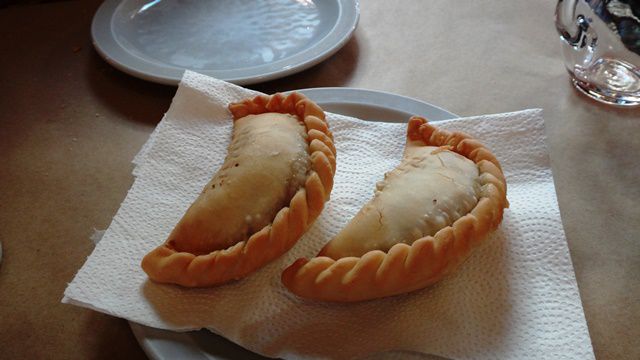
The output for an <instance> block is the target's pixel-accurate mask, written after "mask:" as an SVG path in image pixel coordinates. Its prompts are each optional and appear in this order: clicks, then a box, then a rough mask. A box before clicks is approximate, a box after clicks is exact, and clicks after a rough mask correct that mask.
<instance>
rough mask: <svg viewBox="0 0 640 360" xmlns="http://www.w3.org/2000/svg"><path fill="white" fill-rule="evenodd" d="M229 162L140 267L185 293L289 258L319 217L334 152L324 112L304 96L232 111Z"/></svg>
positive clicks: (263, 99) (259, 100) (254, 102)
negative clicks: (282, 257)
mask: <svg viewBox="0 0 640 360" xmlns="http://www.w3.org/2000/svg"><path fill="white" fill-rule="evenodd" d="M229 110H230V111H231V113H232V114H233V118H234V127H233V138H232V141H231V144H230V145H229V149H228V154H227V157H226V158H225V161H224V164H223V165H222V167H221V168H220V169H219V170H218V172H217V173H216V174H215V175H214V176H213V178H212V179H211V181H209V183H208V184H207V185H206V186H205V187H204V190H203V191H202V193H201V194H200V196H198V198H197V199H196V200H195V202H194V203H193V204H192V205H191V206H190V207H189V209H188V210H187V211H186V213H185V214H184V216H183V217H182V219H181V220H180V221H179V222H178V224H177V225H176V226H175V228H174V229H173V231H172V232H171V234H170V235H169V238H168V239H167V240H166V242H165V243H164V244H162V245H161V246H159V247H158V248H156V249H155V250H153V251H151V252H150V253H149V254H147V255H146V256H145V257H144V259H143V260H142V268H143V269H144V271H145V272H146V273H147V274H148V275H149V277H150V278H151V279H152V280H155V281H157V282H162V283H174V284H179V285H182V286H188V287H201V286H211V285H216V284H221V283H224V282H227V281H230V280H233V279H239V278H242V277H244V276H246V275H247V274H249V273H251V272H252V271H254V270H256V269H258V268H260V267H261V266H263V265H265V264H266V263H268V262H269V261H271V260H273V259H275V258H276V257H278V256H280V255H281V254H283V253H284V252H286V251H287V250H288V249H289V248H291V246H293V245H294V244H295V243H296V241H298V239H299V238H300V237H301V236H302V234H303V233H304V232H305V231H306V230H307V229H308V228H309V226H310V225H311V224H312V223H313V221H314V220H315V219H316V218H317V217H318V215H319V214H320V212H321V211H322V208H323V206H324V202H325V201H326V200H327V199H328V197H329V194H330V192H331V188H332V186H333V176H334V174H335V169H336V158H335V155H336V150H335V147H334V145H333V136H332V134H331V132H330V131H329V128H328V125H327V122H326V120H325V115H324V112H323V111H322V109H321V108H320V107H319V106H318V105H316V104H315V103H313V102H312V101H311V100H309V99H307V98H306V97H304V96H303V95H301V94H298V93H292V94H290V95H288V96H283V95H281V94H276V95H273V96H266V95H261V96H257V97H255V98H253V99H248V100H245V101H242V102H239V103H234V104H231V105H229Z"/></svg>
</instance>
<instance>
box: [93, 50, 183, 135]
mask: <svg viewBox="0 0 640 360" xmlns="http://www.w3.org/2000/svg"><path fill="white" fill-rule="evenodd" d="M85 72H86V76H87V79H88V81H89V87H90V89H91V91H92V92H93V93H94V94H95V98H96V100H97V101H99V102H101V103H102V105H103V106H104V107H106V108H108V109H110V110H112V111H114V112H116V113H118V114H119V115H121V117H122V118H123V119H126V120H129V121H133V122H136V123H142V124H145V125H152V126H155V125H156V124H157V123H158V122H159V121H160V119H162V116H163V115H164V113H165V112H166V111H167V109H169V105H170V104H171V99H172V98H173V96H174V95H175V92H176V87H174V86H167V85H160V84H156V83H152V82H149V81H145V80H141V79H138V78H135V77H133V76H130V75H128V74H125V73H123V72H121V71H119V70H117V69H116V68H114V67H112V66H111V65H109V64H108V63H106V62H105V61H104V60H102V58H100V56H99V55H98V54H97V53H96V52H95V50H92V51H91V54H90V55H89V60H88V64H87V66H86V69H85Z"/></svg>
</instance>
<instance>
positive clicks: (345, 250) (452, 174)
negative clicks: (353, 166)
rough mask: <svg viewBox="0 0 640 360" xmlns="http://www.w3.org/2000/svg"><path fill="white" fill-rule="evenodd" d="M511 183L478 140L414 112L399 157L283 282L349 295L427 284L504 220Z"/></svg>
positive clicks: (322, 295) (334, 296)
mask: <svg viewBox="0 0 640 360" xmlns="http://www.w3.org/2000/svg"><path fill="white" fill-rule="evenodd" d="M506 186H507V185H506V181H505V178H504V175H503V173H502V170H501V168H500V164H499V163H498V161H497V160H496V158H495V156H494V155H493V154H492V153H491V152H490V151H489V150H487V149H486V148H485V147H484V146H482V145H481V144H480V143H479V142H478V141H476V140H474V139H472V138H471V137H469V136H468V135H465V134H462V133H457V132H456V133H449V132H447V131H444V130H438V129H436V128H435V127H434V126H432V125H431V124H428V123H427V122H426V120H425V119H423V118H419V117H413V118H411V119H410V120H409V124H408V131H407V144H406V148H405V153H404V156H403V160H402V162H401V164H400V165H399V166H398V167H396V168H395V169H394V170H392V171H391V172H389V173H387V174H385V177H384V180H383V181H381V182H380V183H378V184H377V186H376V192H375V196H374V197H373V199H372V200H370V201H369V202H368V203H367V204H365V205H364V207H363V208H362V209H361V210H360V212H358V214H356V216H355V217H354V218H353V219H352V220H351V221H350V222H349V224H347V226H346V227H345V228H344V229H343V230H342V231H341V232H340V233H339V234H338V235H337V236H336V237H335V238H333V239H332V240H331V241H330V242H329V243H328V244H327V245H326V246H325V247H324V248H323V249H322V250H321V251H320V254H318V256H317V257H315V258H312V259H311V260H307V259H298V260H297V261H296V262H295V263H293V264H292V265H291V266H290V267H288V268H287V269H285V271H284V272H283V274H282V281H283V283H284V285H285V286H286V287H287V288H288V289H289V290H291V291H292V292H293V293H295V294H297V295H299V296H302V297H306V298H311V299H318V300H327V301H345V302H346V301H359V300H368V299H374V298H380V297H384V296H390V295H396V294H401V293H406V292H410V291H413V290H416V289H420V288H423V287H425V286H427V285H429V284H432V283H434V282H436V281H438V280H439V279H441V278H442V277H443V276H444V275H446V274H447V273H449V272H450V271H451V270H453V269H454V268H455V267H456V266H457V265H459V264H460V263H462V262H463V261H464V260H465V259H466V258H467V257H468V255H469V253H470V250H471V248H472V247H473V246H475V245H477V244H478V243H479V242H480V241H481V240H482V239H483V238H485V237H486V235H487V234H488V233H489V232H491V231H492V230H494V229H495V228H496V227H497V226H498V225H499V224H500V222H501V221H502V214H503V209H504V208H505V207H506V206H507V198H506Z"/></svg>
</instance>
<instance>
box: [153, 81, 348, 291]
mask: <svg viewBox="0 0 640 360" xmlns="http://www.w3.org/2000/svg"><path fill="white" fill-rule="evenodd" d="M229 111H231V113H232V115H233V119H234V121H235V120H237V119H239V118H242V117H245V116H247V115H251V114H262V113H267V112H277V113H286V114H291V115H295V116H297V117H298V119H299V120H302V121H303V122H304V125H305V127H306V131H307V135H308V136H307V139H306V140H307V143H308V144H309V150H308V151H309V156H310V161H311V169H310V171H309V173H308V175H307V178H306V181H305V185H304V187H302V188H300V189H299V190H298V191H297V192H296V194H295V195H294V196H293V198H292V199H291V201H290V203H289V206H288V207H285V208H282V209H281V210H280V211H279V212H278V213H277V214H276V216H275V218H274V219H273V221H272V223H271V224H270V225H267V226H265V227H264V228H262V229H261V230H260V231H258V232H256V233H254V234H253V235H251V236H250V237H249V239H247V240H246V241H242V242H239V243H237V244H235V245H233V246H230V247H228V248H227V249H223V250H217V251H213V252H211V253H209V254H206V255H194V254H191V253H188V252H178V251H176V250H174V249H173V248H172V247H171V246H169V245H168V244H167V243H166V242H165V243H164V244H162V245H161V246H159V247H157V248H156V249H154V250H152V251H151V252H150V253H149V254H147V255H146V256H145V257H144V258H143V259H142V268H143V270H144V271H145V272H146V273H147V275H148V276H149V277H150V278H151V279H152V280H154V281H157V282H161V283H173V284H179V285H182V286H187V287H204V286H212V285H218V284H222V283H225V282H228V281H231V280H235V279H240V278H243V277H245V276H247V275H248V274H250V273H251V272H253V271H255V270H256V269H258V268H260V267H262V266H264V265H265V264H267V263H268V262H270V261H272V260H273V259H275V258H277V257H278V256H280V255H282V254H283V253H285V252H286V251H287V250H289V249H290V248H291V247H292V246H293V245H294V244H295V243H296V242H297V241H298V239H299V238H300V237H301V236H302V234H304V232H305V231H306V230H307V229H308V228H309V226H311V224H312V223H313V221H314V220H315V219H316V218H317V217H318V215H319V214H320V212H321V211H322V208H323V207H324V203H325V201H326V200H327V199H328V198H329V194H330V193H331V189H332V187H333V176H334V174H335V171H336V149H335V146H334V144H333V135H332V134H331V132H330V131H329V127H328V124H327V121H326V119H325V114H324V112H323V111H322V109H321V108H320V107H319V106H318V105H317V104H315V103H314V102H312V101H311V100H309V99H307V98H306V97H305V96H304V95H302V94H299V93H295V92H293V93H290V94H289V95H286V96H285V95H283V94H275V95H271V96H268V95H259V96H256V97H254V98H252V99H246V100H243V101H241V102H238V103H232V104H230V105H229Z"/></svg>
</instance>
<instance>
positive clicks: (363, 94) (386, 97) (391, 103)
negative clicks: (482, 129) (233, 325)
mask: <svg viewBox="0 0 640 360" xmlns="http://www.w3.org/2000/svg"><path fill="white" fill-rule="evenodd" d="M291 91H297V92H301V93H303V94H305V95H306V96H308V97H309V98H311V99H312V100H313V101H315V102H318V103H319V104H320V105H321V106H322V103H325V104H326V103H342V104H351V105H362V106H370V107H373V106H377V107H385V108H388V109H391V110H395V111H399V112H407V113H412V112H414V110H415V109H417V108H419V107H422V109H423V110H422V111H419V112H416V114H418V115H422V116H425V117H427V118H432V121H440V120H446V119H455V118H459V117H460V116H458V115H456V114H454V113H452V112H450V111H448V110H446V109H443V108H441V107H439V106H436V105H433V104H430V103H428V102H426V101H422V100H419V99H416V98H412V97H408V96H403V95H399V94H394V93H391V92H386V91H379V90H371V89H364V88H349V87H316V88H305V89H298V90H291ZM329 99H335V100H334V101H332V102H330V101H327V100H329ZM323 100H324V101H323ZM432 111H433V113H432ZM429 114H431V115H436V114H437V115H436V116H431V115H429ZM407 120H408V119H407ZM370 121H376V120H370ZM128 323H129V327H130V328H131V331H132V332H133V335H134V337H135V338H136V341H137V342H138V344H139V345H140V347H141V348H142V350H143V351H144V352H145V354H146V355H147V356H148V357H149V358H150V359H154V360H168V359H172V358H174V356H173V355H175V354H172V355H167V356H164V355H163V353H162V352H161V349H159V348H158V345H160V347H162V346H165V345H167V343H166V342H167V338H163V339H161V342H159V343H158V344H154V343H153V339H149V338H147V337H145V331H156V332H162V333H163V334H167V335H170V337H171V338H172V340H174V343H175V345H174V346H176V347H181V348H184V349H187V350H189V351H190V355H192V357H190V358H189V359H191V360H195V359H209V360H211V358H210V357H209V356H207V355H206V354H205V353H202V352H200V353H198V352H197V350H200V347H199V346H198V344H197V343H196V342H195V341H194V340H193V339H192V338H191V337H190V336H189V332H176V331H171V330H161V329H156V328H151V327H148V326H145V325H141V324H138V323H135V322H133V321H128ZM229 341H230V340H229ZM247 351H250V350H247ZM196 354H197V355H196Z"/></svg>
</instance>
